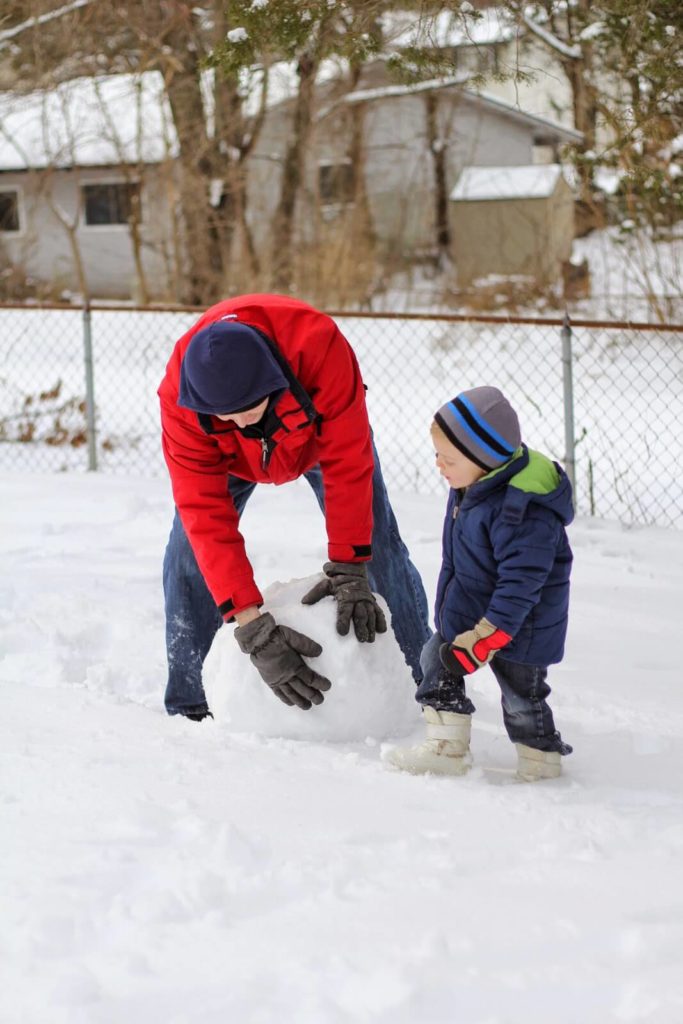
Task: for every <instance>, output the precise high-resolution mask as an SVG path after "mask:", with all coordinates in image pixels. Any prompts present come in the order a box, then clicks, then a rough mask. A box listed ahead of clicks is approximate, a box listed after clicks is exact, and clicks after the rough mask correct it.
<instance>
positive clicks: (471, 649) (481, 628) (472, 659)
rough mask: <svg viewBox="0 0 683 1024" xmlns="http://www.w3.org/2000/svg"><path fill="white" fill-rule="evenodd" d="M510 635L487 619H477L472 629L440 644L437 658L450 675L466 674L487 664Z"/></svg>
mask: <svg viewBox="0 0 683 1024" xmlns="http://www.w3.org/2000/svg"><path fill="white" fill-rule="evenodd" d="M511 640H512V637H511V636H510V634H509V633H505V632H503V630H502V629H498V627H497V626H494V625H493V623H492V622H489V620H488V619H479V622H478V623H477V624H476V626H475V627H474V629H468V630H466V631H465V632H464V633H458V635H457V636H456V638H455V640H454V641H453V642H452V643H450V644H441V647H440V648H439V658H440V659H441V664H442V665H443V667H444V668H445V669H446V670H447V671H448V672H450V674H451V675H452V676H467V675H470V673H472V672H476V671H477V669H478V668H481V667H482V665H486V664H488V662H489V661H490V660H491V658H492V657H493V656H494V655H495V654H497V653H498V651H499V650H501V648H503V647H505V645H506V644H509V643H510V641H511Z"/></svg>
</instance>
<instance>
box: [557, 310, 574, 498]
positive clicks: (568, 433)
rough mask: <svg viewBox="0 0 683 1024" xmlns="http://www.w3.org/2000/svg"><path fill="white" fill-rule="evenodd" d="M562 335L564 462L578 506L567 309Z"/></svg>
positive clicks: (572, 388) (570, 343)
mask: <svg viewBox="0 0 683 1024" xmlns="http://www.w3.org/2000/svg"><path fill="white" fill-rule="evenodd" d="M560 334H561V337H562V394H563V397H564V453H565V454H564V463H565V468H566V470H567V476H568V477H569V482H570V483H571V485H572V491H573V492H574V505H575V506H576V451H575V445H574V380H573V376H572V370H573V366H572V328H571V324H570V321H569V311H568V310H567V311H565V314H564V322H563V324H562V330H561V332H560Z"/></svg>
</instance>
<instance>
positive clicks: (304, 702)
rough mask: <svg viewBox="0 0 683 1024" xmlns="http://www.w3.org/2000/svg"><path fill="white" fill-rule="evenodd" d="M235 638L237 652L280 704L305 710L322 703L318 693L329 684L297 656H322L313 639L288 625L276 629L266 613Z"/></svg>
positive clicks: (249, 623) (274, 623)
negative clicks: (245, 657)
mask: <svg viewBox="0 0 683 1024" xmlns="http://www.w3.org/2000/svg"><path fill="white" fill-rule="evenodd" d="M235 639H236V640H237V643H238V644H239V646H240V650H241V651H244V653H245V654H248V655H249V656H250V659H251V661H252V663H253V664H254V665H255V666H256V668H257V669H258V670H259V673H260V675H261V678H262V679H263V681H264V683H267V685H268V686H269V687H270V688H271V690H272V691H273V693H274V694H275V695H276V697H279V698H280V700H281V701H283V703H285V704H288V705H289V707H293V706H294V705H295V704H296V706H297V707H298V708H301V709H302V710H303V711H308V709H309V708H310V707H311V705H312V704H322V702H323V699H324V698H323V695H322V692H321V691H325V690H329V688H330V686H331V685H332V684H331V683H330V681H329V679H326V678H325V676H320V675H318V673H317V672H314V671H313V669H312V668H309V667H308V665H307V664H306V662H305V661H304V660H303V658H302V657H301V655H302V654H305V655H306V657H307V658H317V657H318V655H319V654H322V650H323V649H322V647H321V646H320V644H318V643H316V642H315V640H311V639H310V637H307V636H304V634H303V633H297V631H296V630H295V629H290V628H289V626H278V624H277V622H276V621H275V619H274V618H273V616H272V615H271V614H270V612H267V613H266V614H265V615H260V616H259V617H258V618H257V619H254V620H253V621H252V622H247V624H246V625H245V626H238V627H237V629H236V630H235Z"/></svg>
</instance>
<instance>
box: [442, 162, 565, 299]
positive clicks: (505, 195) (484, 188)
mask: <svg viewBox="0 0 683 1024" xmlns="http://www.w3.org/2000/svg"><path fill="white" fill-rule="evenodd" d="M450 200H451V202H450V224H451V238H452V247H453V258H454V261H455V265H456V270H457V275H458V284H459V285H460V286H461V287H467V286H468V285H470V284H471V283H472V281H474V280H476V279H478V278H484V277H487V276H489V275H490V274H497V275H501V276H505V277H511V276H513V275H523V276H525V277H532V278H534V279H535V280H536V281H537V282H538V283H539V284H548V283H552V282H553V281H556V280H557V279H558V277H559V276H560V273H561V268H562V263H563V262H564V261H565V260H568V259H569V256H570V254H571V248H572V240H573V238H574V195H573V192H572V190H571V188H570V187H569V185H568V183H567V181H566V179H565V177H564V175H563V173H562V168H561V166H560V165H559V164H532V165H530V166H518V167H466V168H465V170H464V171H463V172H462V174H461V175H460V177H459V179H458V182H457V184H456V186H455V188H454V189H453V191H452V192H451V195H450Z"/></svg>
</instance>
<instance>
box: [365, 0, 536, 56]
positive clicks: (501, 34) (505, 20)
mask: <svg viewBox="0 0 683 1024" xmlns="http://www.w3.org/2000/svg"><path fill="white" fill-rule="evenodd" d="M461 12H463V13H460V14H456V13H454V12H451V11H441V12H440V13H438V14H437V15H435V16H434V17H422V18H421V17H420V16H419V14H417V13H416V12H415V11H390V12H387V13H386V14H384V15H382V30H383V33H384V38H385V39H386V41H387V43H388V44H389V45H390V46H393V47H395V48H396V49H399V50H400V49H404V48H405V47H420V48H422V47H433V48H435V49H447V48H451V47H456V46H486V45H492V44H494V43H505V42H508V41H509V40H511V39H514V37H515V34H516V31H517V29H516V25H515V23H514V21H513V19H512V17H511V16H510V14H508V12H507V11H504V10H500V9H499V8H497V7H487V8H486V9H485V10H483V11H479V12H476V13H475V12H474V10H471V11H467V10H466V5H465V4H463V5H462V7H461Z"/></svg>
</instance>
